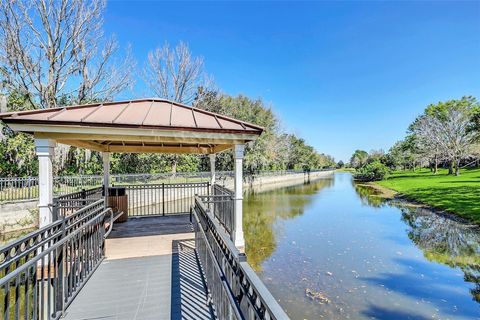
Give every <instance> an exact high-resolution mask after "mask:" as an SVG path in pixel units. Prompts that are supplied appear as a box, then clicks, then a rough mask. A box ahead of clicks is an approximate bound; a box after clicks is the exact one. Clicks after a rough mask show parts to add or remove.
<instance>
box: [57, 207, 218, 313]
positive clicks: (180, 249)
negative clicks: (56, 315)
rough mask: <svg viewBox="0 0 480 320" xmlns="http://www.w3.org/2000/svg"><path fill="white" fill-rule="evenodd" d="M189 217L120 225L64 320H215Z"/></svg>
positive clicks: (145, 219)
mask: <svg viewBox="0 0 480 320" xmlns="http://www.w3.org/2000/svg"><path fill="white" fill-rule="evenodd" d="M193 237H194V234H193V229H192V225H191V224H190V221H189V216H188V215H179V216H167V217H152V218H137V219H130V220H129V221H127V222H125V223H122V224H117V225H116V226H115V228H114V230H113V231H112V233H111V234H110V237H109V238H108V239H107V241H106V259H105V260H104V261H103V262H102V264H101V265H100V266H99V268H98V270H97V271H96V272H94V274H93V275H92V278H91V279H90V280H89V281H88V282H87V283H86V285H85V287H84V288H83V289H82V290H81V291H80V293H79V294H78V296H77V297H76V298H75V300H74V301H73V302H72V304H71V305H70V306H69V308H67V310H66V314H65V319H68V320H73V319H75V320H80V319H199V320H202V319H214V317H213V311H212V310H211V308H210V307H209V305H208V304H207V296H206V290H205V284H204V280H203V277H202V275H201V272H200V268H199V265H198V261H197V258H196V253H195V250H194V247H195V244H194V241H193Z"/></svg>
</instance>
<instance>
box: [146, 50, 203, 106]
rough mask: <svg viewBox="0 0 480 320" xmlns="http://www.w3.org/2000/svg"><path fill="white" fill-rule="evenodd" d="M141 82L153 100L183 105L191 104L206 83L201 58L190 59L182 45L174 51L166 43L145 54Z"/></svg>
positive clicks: (187, 51) (189, 54) (188, 52)
mask: <svg viewBox="0 0 480 320" xmlns="http://www.w3.org/2000/svg"><path fill="white" fill-rule="evenodd" d="M144 78H145V81H146V82H147V84H148V85H149V87H150V89H151V90H152V91H153V92H154V94H156V95H157V96H159V97H161V98H165V99H169V100H173V101H177V102H182V103H187V104H189V103H192V102H193V100H194V99H195V96H196V93H197V90H198V88H199V87H205V86H206V85H207V83H208V82H209V79H208V77H207V75H206V73H205V71H204V65H203V58H201V57H192V54H191V53H190V50H189V48H188V46H187V45H186V44H185V43H183V42H180V43H179V44H178V45H177V46H176V47H175V48H174V49H171V48H170V46H169V45H168V43H166V44H165V45H164V46H163V47H161V48H157V49H155V50H154V51H151V52H149V53H148V62H147V66H146V68H145V70H144Z"/></svg>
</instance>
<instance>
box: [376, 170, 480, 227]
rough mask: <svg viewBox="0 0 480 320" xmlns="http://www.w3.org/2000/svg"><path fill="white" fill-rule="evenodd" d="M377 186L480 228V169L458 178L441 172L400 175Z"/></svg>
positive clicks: (399, 173)
mask: <svg viewBox="0 0 480 320" xmlns="http://www.w3.org/2000/svg"><path fill="white" fill-rule="evenodd" d="M376 183H377V184H379V185H381V186H384V187H387V188H390V189H393V190H395V191H397V192H399V193H401V194H403V195H405V196H406V197H407V198H409V199H412V200H415V201H418V202H422V203H424V204H428V205H430V206H432V207H435V208H438V209H441V210H445V211H447V212H451V213H454V214H456V215H458V216H460V217H462V218H465V219H467V220H469V221H471V222H473V223H476V224H479V225H480V169H471V170H462V171H461V175H460V176H458V177H456V176H452V175H447V170H440V172H439V173H438V174H437V175H433V174H432V173H430V171H429V170H420V171H416V172H413V171H397V172H394V173H393V174H392V175H390V176H389V178H388V179H387V180H383V181H378V182H376Z"/></svg>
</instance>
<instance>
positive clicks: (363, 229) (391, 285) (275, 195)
mask: <svg viewBox="0 0 480 320" xmlns="http://www.w3.org/2000/svg"><path fill="white" fill-rule="evenodd" d="M244 201H245V204H244V207H245V216H244V219H245V220H244V227H245V228H244V231H245V237H246V245H247V247H246V248H247V257H248V260H249V262H250V263H251V264H252V266H253V267H254V268H255V269H256V270H257V272H258V274H259V275H260V277H261V278H262V280H263V281H264V282H265V283H266V284H267V286H268V287H269V289H270V290H271V291H272V293H273V294H274V296H275V297H276V298H277V299H278V300H279V301H280V303H281V304H282V306H283V307H284V308H285V309H286V311H287V313H288V314H289V315H290V316H291V317H292V319H319V318H328V319H372V318H375V319H432V318H435V319H437V318H441V319H444V318H447V319H480V316H479V315H480V304H478V302H480V281H479V280H480V231H479V229H478V228H477V227H472V226H468V225H465V224H462V223H459V222H456V221H454V220H452V219H449V218H447V217H443V216H440V215H437V214H435V213H433V212H432V211H430V210H427V209H425V208H419V207H415V206H412V205H410V204H408V203H406V202H402V201H393V200H385V199H384V198H383V197H382V196H381V195H380V194H379V192H378V191H376V190H374V189H372V188H371V187H369V186H368V185H358V184H354V183H352V179H351V176H350V175H349V174H336V175H335V177H334V179H325V180H321V181H319V182H316V183H311V184H308V185H302V186H299V187H290V188H283V189H278V190H275V191H270V192H264V193H254V194H250V195H248V196H247V197H246V198H245V200H244ZM312 292H313V293H312ZM317 294H318V296H321V297H322V299H312V296H315V295H317ZM323 298H325V299H323Z"/></svg>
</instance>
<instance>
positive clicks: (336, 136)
mask: <svg viewBox="0 0 480 320" xmlns="http://www.w3.org/2000/svg"><path fill="white" fill-rule="evenodd" d="M105 29H106V33H107V34H110V33H114V34H115V35H116V37H117V39H118V41H119V42H120V44H121V45H122V46H126V45H127V44H131V45H132V49H133V52H134V55H135V57H136V59H137V61H138V65H139V69H141V68H142V67H143V63H144V61H145V60H146V57H147V54H148V51H150V50H153V49H154V48H155V47H158V46H161V45H162V44H163V43H165V41H168V42H170V43H171V44H175V43H177V42H178V41H185V42H187V43H188V44H189V46H190V49H191V51H192V52H193V53H194V54H195V55H200V56H203V57H204V59H205V65H206V69H207V71H208V73H210V74H212V75H213V77H214V79H215V82H216V84H217V86H218V87H219V88H221V89H222V90H223V91H224V92H226V93H228V94H231V95H236V94H245V95H247V96H250V97H253V98H257V97H261V98H262V99H264V100H265V101H266V102H267V103H269V104H271V105H272V107H273V109H274V110H275V112H276V113H277V114H278V115H279V117H280V119H281V121H282V126H283V127H284V128H285V129H286V130H287V131H289V132H294V133H296V134H298V135H300V136H301V137H303V138H304V139H305V140H306V141H307V142H308V143H309V144H311V145H313V146H314V147H315V148H316V149H317V150H318V151H320V152H325V153H328V154H331V155H333V156H334V157H335V158H336V159H337V160H340V159H342V160H347V159H348V158H349V157H350V155H351V154H352V153H353V151H354V150H355V149H357V148H359V149H364V150H367V151H369V150H371V149H379V148H383V149H385V150H388V148H389V147H390V146H391V145H392V144H393V143H394V142H395V141H397V140H399V139H401V138H402V137H403V136H404V134H405V130H406V128H407V126H408V124H409V123H410V122H411V121H412V120H413V119H414V118H415V117H416V116H417V115H418V114H419V113H421V112H422V110H423V108H424V107H425V106H426V105H427V104H429V103H432V102H437V101H440V100H445V99H451V98H459V97H461V96H463V95H474V96H476V97H477V98H480V1H475V2H459V1H455V2H444V1H436V2H434V1H423V2H406V1H399V2H386V1H385V2H383V1H382V2H381V1H376V2H360V1H348V2H337V1H336V2H292V3H289V2H226V1H225V2H199V1H196V2H158V1H155V2H139V1H130V2H127V1H110V2H108V4H107V10H106V14H105ZM131 94H133V95H134V96H135V97H140V96H145V95H147V96H150V94H148V91H146V89H145V88H144V84H142V82H141V81H140V82H139V83H138V84H137V86H136V88H135V92H133V93H131Z"/></svg>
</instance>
